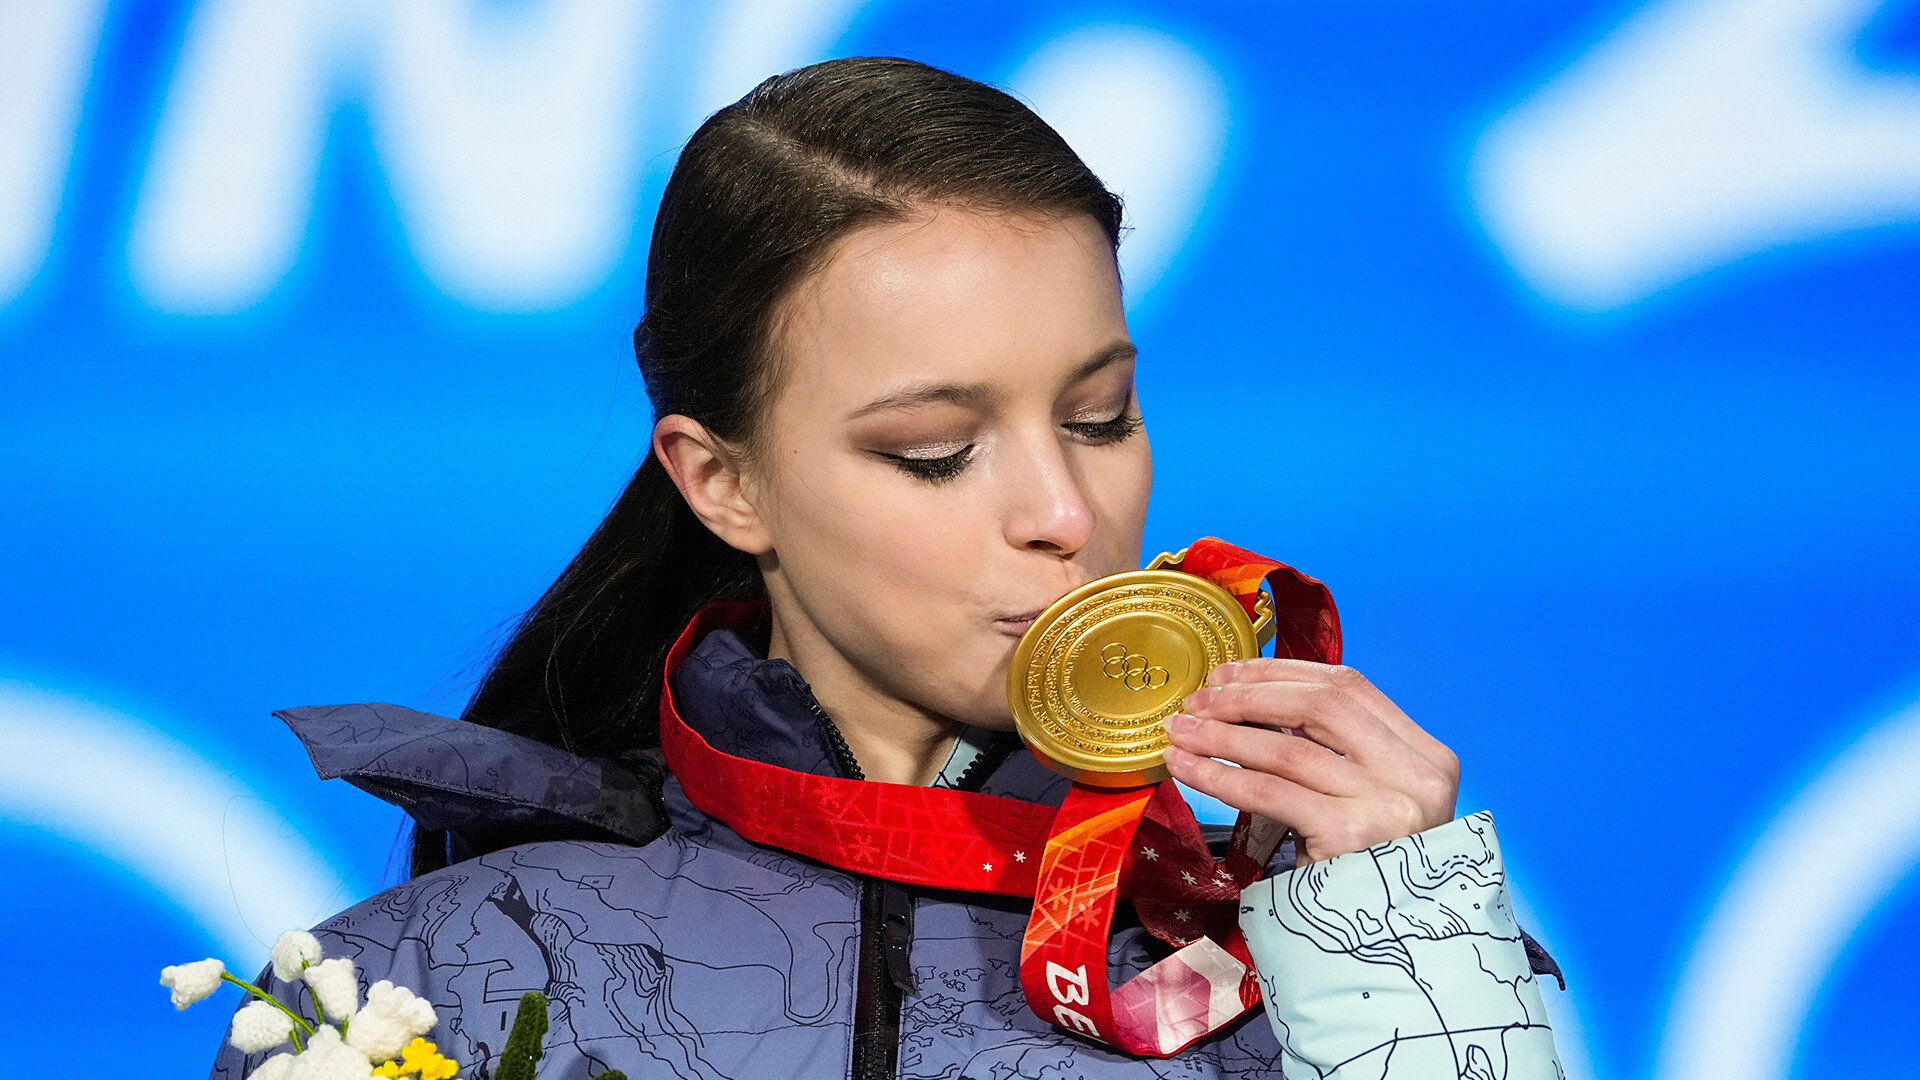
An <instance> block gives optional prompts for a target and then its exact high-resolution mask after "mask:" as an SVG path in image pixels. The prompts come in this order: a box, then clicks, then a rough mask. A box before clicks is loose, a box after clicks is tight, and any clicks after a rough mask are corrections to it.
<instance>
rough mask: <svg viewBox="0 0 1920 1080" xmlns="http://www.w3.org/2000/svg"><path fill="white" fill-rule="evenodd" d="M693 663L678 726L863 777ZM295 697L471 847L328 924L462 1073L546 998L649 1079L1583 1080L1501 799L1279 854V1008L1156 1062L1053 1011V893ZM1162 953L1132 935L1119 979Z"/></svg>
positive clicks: (777, 711)
mask: <svg viewBox="0 0 1920 1080" xmlns="http://www.w3.org/2000/svg"><path fill="white" fill-rule="evenodd" d="M673 680H674V689H675V697H676V699H677V702H678V704H679V707H680V713H681V716H682V718H683V719H685V720H686V722H687V723H688V724H689V725H691V726H692V727H693V728H694V729H695V730H696V731H698V732H699V733H700V734H701V735H703V736H704V737H705V738H706V739H707V741H708V742H709V743H711V744H712V745H713V746H714V747H715V748H717V749H719V750H722V751H724V752H727V753H730V754H734V755H737V756H740V757H747V758H753V759H756V760H759V761H764V762H767V763H770V764H774V765H779V766H782V767H784V768H789V769H796V770H800V771H805V772H812V773H818V774H824V775H857V769H858V766H857V764H855V763H854V762H853V761H852V759H851V757H850V755H848V754H847V753H846V747H845V744H844V743H842V742H841V741H840V739H839V735H838V732H837V731H836V730H835V729H834V727H833V725H832V722H831V721H830V720H828V719H827V717H826V716H825V714H824V713H822V712H821V711H820V708H819V706H818V705H817V704H816V703H815V702H814V700H813V696H812V694H811V693H810V692H809V691H808V689H807V687H806V684H805V683H804V682H803V681H802V680H801V679H800V676H799V674H798V673H797V672H795V671H794V670H793V668H792V667H790V666H789V665H787V664H786V663H785V662H784V661H778V660H765V659H761V658H760V657H759V656H757V655H756V654H755V653H754V652H753V651H752V650H751V649H750V648H749V647H748V646H747V645H746V644H745V643H744V642H742V641H741V640H740V638H738V637H737V636H735V635H734V634H733V633H731V632H730V631H726V630H716V631H713V632H712V633H710V634H709V635H708V636H707V637H706V639H705V640H703V641H702V642H701V643H700V644H699V646H698V647H697V648H696V649H695V650H694V651H693V653H692V654H691V655H690V656H689V657H688V658H687V660H686V662H685V663H684V664H682V665H681V667H680V668H679V670H678V671H677V672H675V674H674V676H673ZM280 715H281V716H282V717H283V718H284V719H285V720H286V721H287V722H288V724H290V725H291V726H292V727H293V729H294V731H295V732H296V733H297V734H298V735H299V736H300V738H301V739H302V740H303V741H304V742H305V743H306V745H307V749H308V751H309V753H310V754H311V755H312V757H313V760H314V764H315V766H316V768H318V770H319V771H320V773H321V775H322V776H327V777H345V778H347V779H348V780H350V781H352V782H353V783H355V784H357V785H359V786H360V787H362V788H365V789H366V790H368V791H371V792H373V793H375V794H377V795H379V796H381V797H382V798H385V799H388V800H389V801H391V802H394V803H396V804H398V805H400V806H402V807H404V808H405V809H406V810H407V811H408V812H409V813H410V814H412V815H413V817H414V819H415V820H416V821H417V822H419V823H420V825H422V826H423V827H425V828H427V829H436V830H448V831H449V835H450V836H451V837H452V838H453V839H452V842H451V844H450V848H451V849H452V851H453V853H454V855H455V857H456V858H462V861H458V862H456V863H455V865H452V866H450V867H448V868H446V869H444V870H439V871H436V872H434V873H431V874H426V875H424V876H422V877H419V878H415V879H414V880H412V881H409V882H407V883H406V884H404V885H400V886H398V887H396V888H393V889H389V890H387V891H386V892H384V893H381V894H380V895H378V896H375V897H373V898H372V899H370V900H367V901H366V902H364V903H362V904H359V905H357V906H355V907H353V908H351V909H349V910H347V911H345V912H343V913H341V914H340V915H338V916H335V917H334V918H333V919H330V920H328V921H327V922H326V923H324V924H322V925H321V926H319V927H316V928H315V933H316V935H317V936H318V937H319V938H320V940H321V944H322V946H323V947H324V949H325V951H326V953H327V954H328V955H330V956H346V957H350V958H352V959H353V961H354V963H355V965H356V966H357V967H358V968H359V969H360V971H361V975H362V978H363V985H364V983H366V982H371V981H373V980H376V979H390V980H392V981H394V982H396V983H398V984H400V985H403V986H407V987H409V988H411V989H413V990H414V991H416V992H417V993H419V994H421V995H422V996H423V997H425V998H427V999H428V1000H430V1001H432V1002H433V1004H434V1006H435V1008H436V1009H437V1010H438V1012H439V1016H440V1020H441V1022H440V1026H439V1027H438V1028H437V1029H436V1030H435V1031H434V1032H433V1033H432V1038H433V1039H434V1040H435V1042H437V1043H438V1044H439V1046H440V1048H441V1050H442V1051H443V1052H445V1053H447V1054H449V1055H450V1056H452V1057H454V1058H455V1059H456V1060H457V1061H459V1062H461V1063H462V1065H463V1068H462V1070H461V1075H462V1077H464V1078H466V1080H489V1077H490V1075H491V1067H490V1066H491V1064H492V1062H493V1061H494V1060H495V1057H496V1055H497V1054H498V1053H499V1051H500V1049H501V1046H502V1044H503V1043H504V1041H505V1038H506V1033H507V1029H508V1026H509V1025H510V1023H511V1019H512V1014H513V1011H514V1009H515V1008H516V1007H517V1005H518V1003H519V999H520V996H521V995H522V994H524V993H525V992H527V991H529V990H539V991H541V992H543V993H545V994H546V995H547V997H548V998H549V1000H550V1001H551V1003H552V1030H551V1031H550V1032H549V1034H548V1037H547V1058H546V1060H545V1061H544V1062H543V1063H542V1066H541V1069H540V1072H539V1075H540V1077H541V1078H542V1080H585V1078H587V1077H590V1076H593V1075H596V1074H598V1073H600V1072H602V1071H604V1070H606V1069H614V1068H617V1069H620V1070H622V1071H624V1072H625V1073H626V1074H627V1075H628V1076H629V1077H631V1078H634V1080H641V1078H646V1077H674V1078H678V1080H693V1078H721V1077H728V1078H741V1080H748V1078H752V1080H759V1078H765V1077H797V1078H821V1080H827V1078H840V1077H849V1076H851V1077H854V1078H855V1080H868V1078H891V1077H896V1076H897V1077H913V1078H922V1077H924V1078H934V1077H938V1078H941V1080H1005V1078H1010V1077H1044V1078H1051V1080H1076V1078H1085V1080H1095V1078H1103V1077H1183V1078H1187V1077H1191V1078H1196V1080H1197V1078H1203V1077H1216V1076H1230V1077H1269V1076H1281V1075H1286V1076H1291V1077H1295V1078H1300V1077H1315V1078H1318V1080H1348V1078H1350V1077H1360V1076H1365V1077H1369V1078H1372V1080H1382V1078H1388V1080H1430V1078H1437V1077H1446V1076H1452V1077H1459V1078H1463V1080H1464V1078H1473V1080H1488V1078H1493V1077H1503V1078H1505V1080H1528V1078H1535V1077H1538V1078H1542V1080H1548V1078H1556V1080H1557V1078H1560V1077H1562V1076H1563V1074H1562V1073H1561V1071H1560V1067H1559V1063H1558V1061H1557V1060H1556V1057H1555V1053H1554V1047H1553V1037H1552V1030H1551V1028H1550V1027H1549V1025H1548V1023H1547V1018H1546V1016H1545V1013H1544V1010H1543V1008H1542V1006H1541V1000H1540V992H1539V987H1538V985H1537V983H1536V981H1535V975H1536V973H1549V972H1550V973H1553V974H1556V975H1557V974H1558V972H1557V969H1555V968H1554V967H1553V963H1552V961H1551V959H1549V958H1547V957H1546V956H1545V954H1544V953H1542V952H1540V951H1539V950H1538V947H1537V946H1535V945H1534V944H1533V942H1532V941H1531V940H1530V939H1528V938H1527V937H1526V935H1524V934H1523V933H1521V932H1520V930H1519V928H1518V927H1517V926H1515V925H1514V923H1513V917H1512V909H1511V904H1510V900H1509V897H1508V894H1507V887H1506V878H1505V871H1504V868H1503V866H1502V863H1501V858H1500V851H1499V843H1498V840H1497V838H1496V837H1495V835H1494V831H1493V821H1492V818H1491V817H1489V816H1487V815H1486V814H1475V815H1472V816H1469V817H1465V818H1460V819H1457V820H1455V821H1453V822H1450V823H1448V824H1446V825H1442V826H1439V827H1438V828H1434V829H1430V830H1428V831H1426V832H1423V833H1419V834H1416V835H1414V836H1411V837H1405V838H1402V839H1400V840H1395V841H1391V842H1389V843H1386V844H1381V845H1379V846H1378V847H1375V848H1371V849H1369V850H1367V851H1360V852H1354V853H1352V854H1350V855H1342V856H1339V857H1336V858H1332V859H1326V860H1323V861H1320V862H1317V863H1314V864H1312V865H1311V866H1308V867H1303V868H1300V869H1297V870H1296V869H1293V868H1292V864H1291V859H1290V854H1289V852H1287V851H1286V850H1285V849H1283V851H1282V854H1281V856H1280V857H1279V858H1278V859H1277V860H1276V865H1275V867H1274V868H1273V869H1274V871H1275V873H1273V874H1272V876H1269V877H1267V878H1265V879H1263V880H1261V881H1259V882H1256V883H1254V884H1253V885H1252V886H1250V887H1249V888H1247V889H1246V890H1244V891H1243V892H1242V894H1241V908H1240V912H1241V914H1240V924H1241V928H1242V930H1243V931H1244V932H1245V933H1246V937H1247V943H1248V947H1249V949H1250V950H1251V951H1252V955H1253V958H1254V961H1255V965H1256V968H1257V971H1258V974H1259V976H1260V980H1261V984H1262V991H1263V995H1264V998H1265V1004H1266V1014H1265V1015H1262V1014H1261V1013H1260V1012H1259V1011H1255V1012H1252V1013H1249V1014H1248V1015H1246V1016H1243V1017H1241V1018H1240V1019H1239V1020H1238V1021H1236V1022H1234V1023H1232V1024H1231V1025H1229V1026H1228V1027H1226V1028H1224V1029H1222V1030H1221V1031H1218V1032H1216V1033H1215V1034H1214V1035H1212V1036H1211V1037H1209V1038H1206V1039H1203V1040H1202V1041H1200V1042H1199V1043H1197V1044H1195V1045H1193V1046H1192V1047H1189V1048H1188V1049H1187V1050H1186V1051H1184V1052H1182V1053H1181V1054H1179V1055H1178V1056H1176V1057H1174V1058H1170V1059H1164V1060H1155V1059H1137V1058H1132V1057H1129V1056H1127V1055H1124V1054H1121V1053H1117V1052H1115V1051H1112V1050H1109V1049H1107V1048H1106V1047H1104V1046H1101V1045H1099V1044H1097V1043H1093V1042H1090V1041H1088V1040H1085V1039H1082V1038H1080V1037H1078V1036H1076V1035H1071V1034H1068V1033H1066V1032H1064V1031H1062V1030H1060V1029H1058V1028H1055V1027H1052V1026H1051V1025H1048V1024H1046V1023H1044V1022H1043V1021H1041V1020H1040V1019H1038V1018H1037V1017H1036V1016H1035V1015H1034V1014H1033V1012H1032V1011H1031V1010H1030V1009H1029V1008H1028V1007H1027V1003H1026V1000H1025V998H1024V996H1023V994H1022V992H1021V989H1020V971H1019V968H1020V941H1021V936H1022V933H1023V931H1024V929H1025V926H1026V921H1027V910H1028V906H1029V905H1028V903H1027V902H1024V901H1020V900H1016V899H1010V898H1006V897H997V896H984V895H980V894H971V893H943V892H937V891H932V890H927V889H917V888H909V887H906V886H902V885H899V884H896V883H892V882H884V881H879V880H876V879H870V878H862V877H859V876H856V875H853V874H849V873H847V872H844V871H841V870H837V869H834V868H832V867H828V866H823V865H820V864H818V863H814V862H812V861H810V860H807V859H804V858H801V857H798V856H795V855H790V854H787V853H785V852H782V851H779V850H775V849H772V848H767V847H762V846H760V845H757V844H753V843H750V842H748V841H746V840H744V839H742V838H741V837H740V836H739V835H738V834H737V833H735V832H734V831H733V830H732V829H729V828H728V827H727V826H726V825H724V824H722V823H721V822H719V821H717V820H715V819H714V818H711V817H708V816H707V815H706V814H704V813H702V812H701V811H699V810H697V809H695V808H694V807H693V805H692V804H691V803H690V802H689V801H688V800H687V798H686V796H685V793H684V792H683V791H682V790H681V788H680V786H679V783H678V781H676V780H674V779H673V778H672V777H670V776H668V777H666V778H665V780H664V811H665V817H666V820H665V821H664V822H662V821H661V820H660V811H659V810H658V809H657V808H656V803H655V802H654V800H653V798H652V797H651V791H652V784H651V783H650V782H649V781H648V780H647V779H644V778H643V777H642V776H638V775H635V773H634V772H633V771H632V770H631V769H629V768H626V767H623V766H621V765H617V764H614V763H610V762H605V761H596V760H588V759H584V758H580V757H576V756H574V755H571V754H568V753H566V752H564V751H561V750H558V749H555V748H553V747H551V746H547V745H545V744H543V743H538V742H534V741H531V740H528V739H524V738H521V737H519V736H515V735H510V734H507V733H505V732H501V731H496V730H493V729H491V728H484V727H479V726H477V725H473V724H468V723H464V722H462V721H458V720H449V719H447V718H445V717H438V716H429V715H427V714H425V713H418V712H414V711H412V710H409V709H402V708H398V707H396V706H391V705H345V706H333V707H327V708H314V709H296V710H292V711H290V712H286V713H282V714H280ZM963 742H965V741H964V740H963ZM967 750H968V751H969V753H973V754H974V756H973V758H972V760H973V764H972V766H971V767H969V768H965V769H963V770H960V769H954V768H950V769H949V771H948V772H947V773H945V774H943V782H950V783H954V784H955V785H956V786H961V787H967V788H970V789H973V790H980V791H985V792H988V793H990V794H996V795H1004V796H1009V797H1013V798H1022V799H1030V800H1033V801H1037V802H1043V803H1049V804H1058V802H1059V801H1060V799H1061V798H1062V797H1063V796H1064V795H1065V791H1066V787H1067V784H1066V781H1064V780H1063V779H1061V778H1059V777H1057V776H1055V775H1054V774H1053V773H1051V772H1049V771H1047V770H1046V769H1045V768H1044V767H1043V766H1041V765H1040V764H1039V763H1038V762H1036V761H1035V760H1034V759H1033V758H1031V757H1030V756H1028V755H1027V754H1025V753H1014V752H1012V750H1013V745H1012V743H1011V742H1010V740H1003V741H1001V742H1000V744H999V746H998V747H997V748H996V747H994V746H991V745H989V746H985V747H981V746H979V745H977V744H975V745H970V746H968V747H967ZM642 771H643V772H644V769H643V770H642ZM794 811H795V812H796V813H805V812H806V811H807V808H805V807H795V808H794ZM663 828H664V832H663V831H662V830H663ZM1224 831H1225V830H1221V832H1222V833H1224ZM543 836H545V837H553V836H573V837H580V836H593V837H599V838H601V839H577V838H576V839H538V838H539V837H543ZM516 839H520V840H527V841H529V842H521V843H514V841H515V840H516ZM509 844H512V846H507V845H509ZM473 851H479V852H483V854H479V855H478V856H477V857H472V858H464V857H463V853H465V854H470V853H471V852H473ZM1123 910H1124V905H1123ZM1165 952H1166V949H1165V947H1164V946H1162V945H1161V944H1160V943H1159V942H1157V941H1156V940H1154V939H1153V938H1152V937H1151V936H1150V935H1148V934H1147V933H1146V932H1145V931H1144V930H1142V929H1141V928H1140V927H1139V926H1137V925H1131V926H1128V925H1120V926H1117V927H1116V929H1115V933H1114V934H1113V937H1112V940H1111V942H1110V944H1109V964H1110V966H1111V967H1112V968H1113V969H1114V970H1113V972H1112V974H1113V976H1114V977H1115V978H1118V979H1124V978H1129V977H1131V976H1133V975H1135V974H1137V973H1138V972H1140V971H1142V970H1144V969H1145V968H1146V967H1147V966H1148V965H1149V964H1151V963H1152V962H1154V961H1155V960H1157V959H1159V958H1160V957H1161V956H1162V955H1164V954H1165ZM269 989H271V990H272V991H273V992H274V993H276V994H279V995H281V996H283V997H286V998H287V999H288V1000H289V1001H296V1000H297V999H298V996H299V994H300V993H301V992H302V988H300V987H288V986H285V985H283V984H271V983H270V984H269ZM1276 1032H1278V1033H1279V1034H1280V1037H1278V1038H1276ZM261 1056H263V1055H255V1056H253V1057H247V1056H245V1055H242V1054H241V1053H239V1052H238V1051H236V1050H233V1049H232V1048H230V1047H229V1048H226V1049H224V1050H223V1051H222V1053H221V1055H220V1057H219V1058H218V1059H217V1060H216V1062H215V1066H214V1070H213V1075H214V1077H215V1078H216V1080H236V1078H238V1077H241V1076H245V1075H246V1074H247V1072H248V1071H249V1070H250V1069H251V1068H253V1067H254V1066H256V1065H258V1063H259V1059H260V1057H261Z"/></svg>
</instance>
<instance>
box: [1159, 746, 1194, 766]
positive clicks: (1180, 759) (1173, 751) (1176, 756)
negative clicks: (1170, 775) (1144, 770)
mask: <svg viewBox="0 0 1920 1080" xmlns="http://www.w3.org/2000/svg"><path fill="white" fill-rule="evenodd" d="M1164 760H1165V761H1166V763H1167V768H1169V769H1184V768H1186V767H1187V766H1188V765H1189V764H1191V763H1192V761H1193V755H1192V754H1189V753H1187V752H1186V751H1185V750H1182V749H1180V748H1179V747H1177V746H1169V747H1167V753H1166V756H1165V758H1164Z"/></svg>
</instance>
